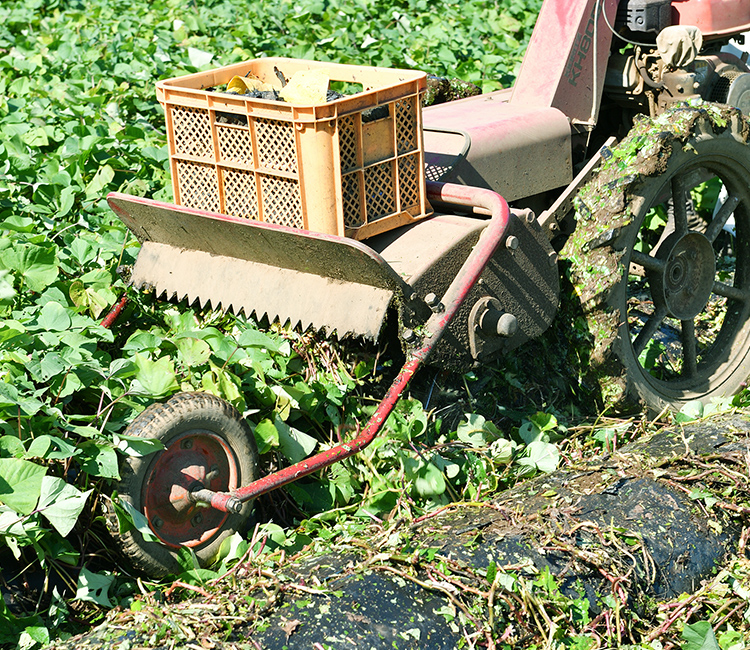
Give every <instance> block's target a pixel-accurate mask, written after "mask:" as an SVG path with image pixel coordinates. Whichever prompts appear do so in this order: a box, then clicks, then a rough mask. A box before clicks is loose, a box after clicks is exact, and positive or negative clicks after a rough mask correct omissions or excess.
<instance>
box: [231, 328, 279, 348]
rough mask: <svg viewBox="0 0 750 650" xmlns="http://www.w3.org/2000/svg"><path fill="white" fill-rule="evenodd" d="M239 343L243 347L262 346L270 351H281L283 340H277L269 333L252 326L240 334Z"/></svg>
mask: <svg viewBox="0 0 750 650" xmlns="http://www.w3.org/2000/svg"><path fill="white" fill-rule="evenodd" d="M237 343H239V344H240V345H241V346H242V347H243V348H260V349H262V350H268V351H269V352H281V344H282V343H283V341H276V340H274V339H272V338H271V337H270V336H268V335H267V334H264V333H263V332H259V331H258V330H256V329H252V328H250V329H246V330H245V331H244V332H242V334H240V336H239V338H238V339H237Z"/></svg>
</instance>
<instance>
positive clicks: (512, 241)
mask: <svg viewBox="0 0 750 650" xmlns="http://www.w3.org/2000/svg"><path fill="white" fill-rule="evenodd" d="M505 246H506V247H507V248H509V249H510V250H512V251H514V250H516V248H518V237H516V236H515V235H511V236H510V237H508V239H506V240H505Z"/></svg>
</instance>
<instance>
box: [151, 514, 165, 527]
mask: <svg viewBox="0 0 750 650" xmlns="http://www.w3.org/2000/svg"><path fill="white" fill-rule="evenodd" d="M152 523H153V524H154V528H161V527H162V526H163V525H164V522H163V521H162V520H161V519H159V517H154V519H153V522H152Z"/></svg>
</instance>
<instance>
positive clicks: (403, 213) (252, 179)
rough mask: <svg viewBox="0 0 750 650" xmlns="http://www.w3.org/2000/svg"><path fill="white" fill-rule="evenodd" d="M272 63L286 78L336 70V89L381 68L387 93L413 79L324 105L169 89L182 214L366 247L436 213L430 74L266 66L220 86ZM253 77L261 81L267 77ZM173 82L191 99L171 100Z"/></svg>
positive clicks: (175, 95) (282, 62) (184, 82)
mask: <svg viewBox="0 0 750 650" xmlns="http://www.w3.org/2000/svg"><path fill="white" fill-rule="evenodd" d="M269 61H270V62H272V63H273V64H274V66H273V67H276V66H279V68H280V69H282V70H284V68H283V67H282V66H287V69H288V66H289V62H295V63H296V64H298V65H299V64H302V65H303V66H304V67H305V68H309V67H314V66H317V67H326V68H333V69H334V70H333V73H331V78H332V79H336V75H335V73H336V72H340V70H338V69H339V68H345V69H347V70H346V72H347V74H348V76H346V75H339V76H343V77H344V79H343V80H345V81H355V82H356V81H358V80H357V78H356V77H357V75H359V76H362V74H363V71H365V72H366V71H368V70H379V72H380V73H381V78H380V81H381V85H382V79H383V77H382V74H383V73H386V74H387V75H394V74H396V73H399V74H402V75H403V74H404V73H406V74H408V75H411V76H412V77H413V78H412V79H410V80H409V81H408V82H406V83H404V82H401V83H398V84H394V85H392V86H390V87H388V86H387V87H386V88H385V89H383V88H378V89H376V90H369V91H368V90H366V91H365V92H363V93H359V94H357V95H353V96H351V97H345V98H343V99H341V100H337V101H335V102H331V103H329V104H326V105H323V106H317V107H297V106H295V107H292V106H290V105H288V104H284V103H281V102H270V101H264V100H255V99H245V98H240V97H238V96H232V95H225V94H223V93H216V92H207V91H205V90H198V89H194V88H189V86H190V82H192V83H193V84H194V83H196V81H201V82H203V81H205V80H204V79H195V78H196V77H205V75H206V74H208V73H199V74H198V75H189V76H188V77H181V78H178V79H175V80H169V82H160V84H159V85H158V86H157V89H159V86H162V88H161V93H158V94H159V95H160V97H159V98H160V100H161V101H162V103H163V104H164V105H165V109H166V115H167V132H168V136H169V138H168V139H169V145H170V158H171V165H172V183H173V188H174V192H175V202H176V203H177V204H179V205H186V206H189V207H193V208H198V209H204V210H209V211H214V212H222V213H225V214H230V215H233V216H238V217H243V218H249V219H257V220H261V221H266V222H269V223H276V224H281V225H285V226H290V227H293V228H306V229H309V230H316V231H320V232H328V233H331V234H339V235H343V234H346V235H347V236H352V237H356V238H358V239H363V238H365V237H369V236H372V235H374V234H377V233H379V232H384V231H386V230H390V229H392V228H395V227H398V226H400V225H403V224H406V223H411V222H413V221H414V220H416V219H419V218H421V217H424V216H426V215H428V214H430V213H431V208H430V206H429V203H427V200H426V197H425V188H424V159H423V158H424V156H423V147H422V137H421V104H420V101H419V96H420V93H421V92H422V91H423V89H424V84H423V83H422V81H421V78H420V77H421V76H423V73H414V72H413V71H392V70H382V69H374V68H361V67H357V66H342V65H337V64H318V63H315V62H310V61H304V62H301V61H296V60H292V59H273V60H268V59H260V60H257V61H254V62H248V63H246V64H238V65H235V66H230V67H229V68H223V69H219V70H217V71H212V72H213V83H212V85H218V84H219V83H226V81H228V80H229V79H230V78H231V77H232V76H233V75H234V74H236V73H238V72H240V71H239V70H237V68H238V67H239V66H244V70H245V72H243V74H244V73H246V72H247V66H248V64H255V63H257V62H264V63H265V68H268V67H269ZM349 69H351V70H349ZM251 71H252V72H253V73H254V74H256V75H258V76H261V75H260V74H258V72H259V70H258V68H257V67H256V68H255V69H252V68H251ZM285 72H286V70H285ZM222 73H223V74H222ZM219 77H220V78H222V79H224V80H223V81H216V79H217V78H219ZM364 81H366V80H364ZM170 82H171V83H172V84H181V87H180V88H179V92H176V91H174V89H173V90H172V92H170V91H169V90H170V89H169V88H168V86H169V83H170ZM360 83H361V81H360ZM202 85H205V84H202ZM364 85H365V88H367V84H366V83H365V84H364ZM165 88H166V89H165ZM188 89H189V90H188ZM186 91H187V94H186Z"/></svg>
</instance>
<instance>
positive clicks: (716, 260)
mask: <svg viewBox="0 0 750 650" xmlns="http://www.w3.org/2000/svg"><path fill="white" fill-rule="evenodd" d="M672 147H673V150H672V154H671V156H670V158H669V161H668V164H667V167H666V170H665V171H664V173H663V174H661V175H659V176H652V177H648V178H645V179H643V181H642V182H641V184H640V185H639V186H638V187H637V189H636V190H635V192H634V193H633V194H632V195H631V196H630V197H629V204H628V206H627V209H628V210H629V212H630V214H631V215H632V223H631V224H630V225H629V226H628V227H627V228H626V229H625V230H624V232H623V234H622V235H621V236H620V241H619V242H618V244H619V245H620V246H623V248H624V256H623V259H622V262H623V265H622V268H623V276H622V281H621V283H620V286H619V287H617V288H616V290H614V291H612V293H611V296H610V298H609V304H610V307H612V308H614V309H615V310H617V311H619V313H620V321H619V322H620V327H619V332H618V336H617V338H616V339H615V341H614V343H613V351H614V352H615V353H616V355H617V357H619V359H620V361H621V362H622V363H623V365H624V367H625V370H626V372H627V379H628V385H629V387H630V389H631V392H633V393H634V394H635V395H636V396H637V397H639V398H640V399H641V401H643V402H645V403H646V404H647V405H648V406H650V407H651V408H652V409H660V408H662V407H663V406H666V405H668V404H672V405H677V406H679V404H681V403H684V402H687V401H689V400H693V399H701V400H703V401H708V400H709V399H710V398H711V397H714V396H728V395H731V394H733V393H734V392H736V391H737V390H738V389H739V388H740V387H741V386H743V384H744V382H745V381H746V379H747V376H748V373H749V372H750V355H749V354H748V353H749V351H750V325H749V323H748V319H749V318H750V146H748V144H746V143H745V142H744V141H743V138H742V137H741V136H740V134H739V133H736V132H735V130H734V129H732V128H727V129H726V130H724V131H722V132H720V133H715V132H714V131H713V130H712V129H711V128H710V127H709V128H706V127H705V125H704V128H703V129H701V132H700V133H696V134H694V135H693V137H692V138H691V139H690V140H689V141H688V142H687V143H685V145H684V146H683V147H682V148H680V146H679V144H678V143H677V142H674V143H673V144H672ZM722 188H723V189H722ZM728 224H729V225H732V224H734V229H735V236H734V238H733V239H731V240H730V239H729V237H728V235H727V234H726V229H727V226H728ZM727 240H729V244H730V246H729V247H727Z"/></svg>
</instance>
